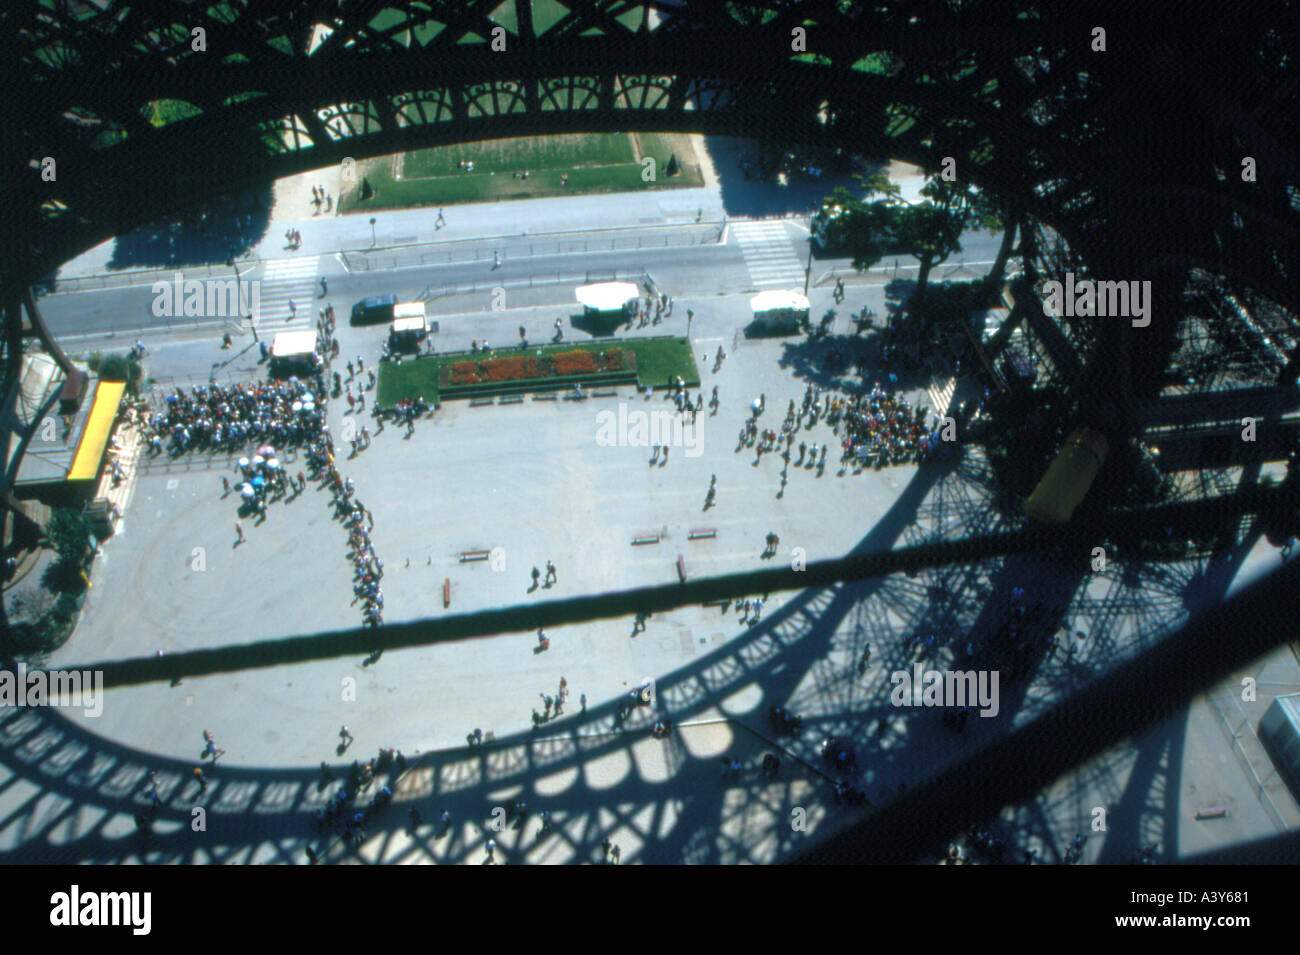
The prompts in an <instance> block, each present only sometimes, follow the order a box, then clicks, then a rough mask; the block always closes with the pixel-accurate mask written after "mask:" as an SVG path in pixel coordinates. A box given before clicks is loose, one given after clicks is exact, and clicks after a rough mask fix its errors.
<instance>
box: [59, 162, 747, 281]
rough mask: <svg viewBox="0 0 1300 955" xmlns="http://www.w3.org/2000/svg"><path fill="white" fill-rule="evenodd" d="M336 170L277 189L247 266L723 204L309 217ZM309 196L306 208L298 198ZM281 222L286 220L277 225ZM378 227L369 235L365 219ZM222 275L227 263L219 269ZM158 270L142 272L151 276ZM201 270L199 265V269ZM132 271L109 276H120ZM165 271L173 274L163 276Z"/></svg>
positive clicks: (682, 192) (474, 206)
mask: <svg viewBox="0 0 1300 955" xmlns="http://www.w3.org/2000/svg"><path fill="white" fill-rule="evenodd" d="M337 178H338V174H337V172H336V171H333V170H328V171H326V170H318V171H316V172H314V173H304V174H303V175H302V176H297V177H291V180H292V181H291V180H283V181H281V182H277V183H276V184H275V201H274V203H273V205H272V210H271V215H272V218H271V219H270V221H269V222H268V224H267V227H266V233H265V234H264V235H263V237H262V239H261V241H259V242H257V243H255V244H254V245H253V246H252V247H251V248H250V249H249V251H248V253H247V254H246V255H245V256H243V257H241V259H247V258H249V257H251V258H254V259H282V258H294V257H296V256H298V255H300V254H301V255H304V256H305V255H321V254H331V253H335V252H343V251H366V250H368V249H372V248H380V247H385V246H394V245H417V244H421V243H427V242H452V241H463V240H468V239H476V240H483V239H491V238H496V237H501V238H505V237H515V236H526V235H530V234H538V233H551V232H572V231H582V230H591V229H596V228H599V229H607V228H608V229H619V228H628V227H644V226H647V225H680V224H689V223H694V222H695V221H696V219H697V217H702V218H703V219H704V220H705V221H709V220H712V221H714V222H716V221H718V220H720V219H721V218H722V217H723V215H724V212H723V206H722V200H721V197H720V195H719V193H718V190H717V189H716V188H712V189H710V188H696V189H669V190H663V189H655V190H646V191H645V192H625V193H614V194H609V193H604V194H594V195H583V196H562V197H556V198H550V199H533V200H530V201H527V202H520V201H500V202H485V203H471V204H468V205H458V206H450V207H447V208H446V209H444V210H443V216H444V218H445V220H446V225H444V226H442V227H438V226H437V218H438V210H436V209H432V208H420V209H404V210H398V211H393V210H386V211H380V212H376V213H375V215H374V216H373V217H371V216H369V215H367V214H366V213H364V212H360V213H355V214H350V215H343V216H340V215H333V214H331V215H319V216H314V215H312V214H311V208H312V206H311V203H310V195H311V183H313V182H320V183H323V184H324V186H325V190H326V192H328V193H329V194H330V195H331V196H337V191H331V190H337V184H336V180H337ZM303 195H305V196H306V200H305V201H299V200H302V196H303ZM277 215H282V216H283V218H276V216H277ZM371 218H373V219H374V220H375V222H374V227H373V229H372V227H371V224H370V220H371ZM290 228H293V229H297V230H298V231H300V232H301V233H302V246H301V248H300V249H297V250H291V249H288V248H286V247H285V238H284V233H285V231H286V230H287V229H290ZM115 243H116V240H115V239H110V240H109V241H107V242H103V243H100V244H99V245H97V246H95V247H94V248H93V249H89V250H87V251H86V252H84V253H82V254H81V255H79V256H77V257H76V258H75V259H72V260H71V261H69V262H67V263H65V264H64V265H63V267H62V268H60V269H59V272H58V277H59V278H60V279H66V278H72V277H84V276H89V275H102V274H105V273H110V269H109V267H108V263H109V262H110V261H111V259H112V257H113V250H114V246H115ZM219 265H220V266H221V267H222V268H225V263H219ZM156 268H157V267H150V268H148V269H142V271H154V270H155V269H156ZM199 268H203V266H199ZM127 271H129V270H112V272H113V273H114V274H122V273H124V272H127ZM164 271H174V270H173V269H164Z"/></svg>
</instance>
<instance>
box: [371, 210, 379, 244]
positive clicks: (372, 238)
mask: <svg viewBox="0 0 1300 955" xmlns="http://www.w3.org/2000/svg"><path fill="white" fill-rule="evenodd" d="M377 241H378V240H377V239H376V238H375V217H374V216H371V217H370V247H371V248H372V249H373V248H374V247H375V245H376V243H377Z"/></svg>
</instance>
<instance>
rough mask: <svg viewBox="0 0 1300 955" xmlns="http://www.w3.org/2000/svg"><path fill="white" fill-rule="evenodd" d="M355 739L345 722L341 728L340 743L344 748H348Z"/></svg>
mask: <svg viewBox="0 0 1300 955" xmlns="http://www.w3.org/2000/svg"><path fill="white" fill-rule="evenodd" d="M353 739H354V737H353V735H352V734H351V733H349V732H348V728H347V724H344V725H343V726H342V727H341V728H340V729H339V744H340V745H341V746H342V747H343V748H344V749H347V748H348V747H349V746H351V745H352V742H353Z"/></svg>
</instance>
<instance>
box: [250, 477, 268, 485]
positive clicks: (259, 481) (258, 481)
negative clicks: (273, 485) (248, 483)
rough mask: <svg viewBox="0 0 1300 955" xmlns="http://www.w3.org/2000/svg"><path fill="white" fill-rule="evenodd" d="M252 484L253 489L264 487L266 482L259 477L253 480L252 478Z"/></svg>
mask: <svg viewBox="0 0 1300 955" xmlns="http://www.w3.org/2000/svg"><path fill="white" fill-rule="evenodd" d="M252 484H253V487H262V486H264V485H265V484H266V481H265V480H263V479H262V478H260V477H255V478H253V481H252Z"/></svg>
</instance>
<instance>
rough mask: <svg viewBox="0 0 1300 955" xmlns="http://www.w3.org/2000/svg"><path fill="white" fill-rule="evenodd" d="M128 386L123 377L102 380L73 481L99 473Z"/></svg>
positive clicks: (74, 464)
mask: <svg viewBox="0 0 1300 955" xmlns="http://www.w3.org/2000/svg"><path fill="white" fill-rule="evenodd" d="M125 390H126V383H125V382H122V381H101V382H100V383H99V387H98V388H96V389H95V404H94V406H93V407H92V408H91V409H90V417H88V418H87V419H86V430H85V431H83V432H82V433H81V444H79V445H77V455H76V457H74V458H73V459H72V470H70V471H69V472H68V480H69V481H90V480H93V479H94V478H96V477H98V476H99V465H100V462H101V461H103V460H104V448H105V447H106V446H107V445H108V436H109V434H110V433H111V432H112V430H113V422H114V421H115V420H116V419H117V409H118V406H119V405H121V403H122V392H123V391H125Z"/></svg>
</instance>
